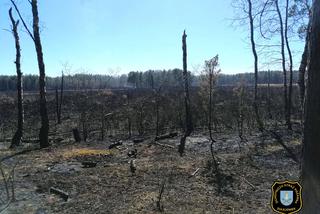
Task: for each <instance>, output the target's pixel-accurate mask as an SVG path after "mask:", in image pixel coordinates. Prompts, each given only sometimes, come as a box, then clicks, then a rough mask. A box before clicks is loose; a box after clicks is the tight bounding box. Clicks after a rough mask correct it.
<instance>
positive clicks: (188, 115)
mask: <svg viewBox="0 0 320 214" xmlns="http://www.w3.org/2000/svg"><path fill="white" fill-rule="evenodd" d="M182 52H183V54H182V60H183V73H182V74H183V79H184V106H185V123H186V124H185V126H186V128H185V133H184V136H183V137H182V138H181V140H180V145H179V149H178V151H179V153H180V155H181V156H182V155H183V153H184V148H185V144H186V138H187V137H188V136H190V134H191V133H192V131H193V124H192V116H191V112H190V96H189V78H188V76H189V74H188V70H187V35H186V31H183V35H182Z"/></svg>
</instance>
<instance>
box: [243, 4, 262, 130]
mask: <svg viewBox="0 0 320 214" xmlns="http://www.w3.org/2000/svg"><path fill="white" fill-rule="evenodd" d="M247 1H248V6H249V11H248V13H249V14H248V15H249V20H250V41H251V48H252V54H253V57H254V102H253V108H254V112H255V116H256V121H257V124H258V128H259V131H261V132H262V131H263V129H264V128H263V122H262V120H261V117H260V114H259V108H258V54H257V50H256V43H255V40H254V25H253V14H252V2H251V0H247Z"/></svg>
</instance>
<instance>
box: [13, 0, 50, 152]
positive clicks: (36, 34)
mask: <svg viewBox="0 0 320 214" xmlns="http://www.w3.org/2000/svg"><path fill="white" fill-rule="evenodd" d="M10 2H11V3H12V4H13V6H14V8H15V10H16V11H17V13H18V15H19V17H20V19H21V21H22V24H23V26H24V27H25V29H26V31H27V32H28V34H29V36H30V37H31V39H32V40H33V42H34V45H35V49H36V52H37V60H38V68H39V94H40V117H41V128H40V133H39V140H40V147H41V148H45V147H48V146H49V145H50V144H49V139H48V135H49V118H48V111H47V99H46V82H45V79H46V72H45V65H44V61H43V53H42V45H41V38H40V30H39V13H38V1H37V0H29V3H30V4H31V8H32V16H33V33H31V31H30V30H29V28H28V26H27V25H26V23H25V21H24V19H23V18H22V16H21V13H20V11H19V9H18V7H17V5H16V3H15V1H14V0H10Z"/></svg>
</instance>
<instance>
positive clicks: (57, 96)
mask: <svg viewBox="0 0 320 214" xmlns="http://www.w3.org/2000/svg"><path fill="white" fill-rule="evenodd" d="M63 79H64V75H63V71H62V74H61V84H60V99H59V93H58V88H56V114H57V123H58V124H61V107H62V98H63V85H64V84H63Z"/></svg>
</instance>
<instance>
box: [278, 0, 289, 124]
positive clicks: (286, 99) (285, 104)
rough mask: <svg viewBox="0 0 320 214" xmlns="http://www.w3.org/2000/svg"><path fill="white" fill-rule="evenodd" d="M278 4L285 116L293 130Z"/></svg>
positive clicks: (283, 36)
mask: <svg viewBox="0 0 320 214" xmlns="http://www.w3.org/2000/svg"><path fill="white" fill-rule="evenodd" d="M275 3H276V10H277V13H278V17H279V22H280V23H279V24H280V37H281V57H282V70H283V89H284V114H285V120H286V124H287V126H288V129H291V121H290V114H289V103H288V85H287V70H286V56H285V35H284V29H283V20H282V15H281V11H280V8H279V2H278V0H276V1H275Z"/></svg>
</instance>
